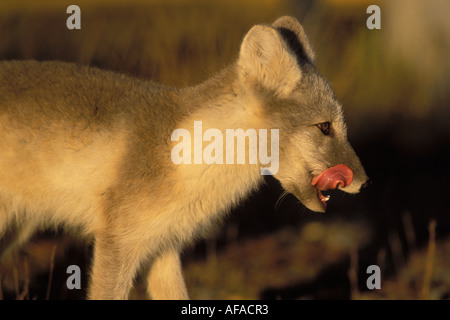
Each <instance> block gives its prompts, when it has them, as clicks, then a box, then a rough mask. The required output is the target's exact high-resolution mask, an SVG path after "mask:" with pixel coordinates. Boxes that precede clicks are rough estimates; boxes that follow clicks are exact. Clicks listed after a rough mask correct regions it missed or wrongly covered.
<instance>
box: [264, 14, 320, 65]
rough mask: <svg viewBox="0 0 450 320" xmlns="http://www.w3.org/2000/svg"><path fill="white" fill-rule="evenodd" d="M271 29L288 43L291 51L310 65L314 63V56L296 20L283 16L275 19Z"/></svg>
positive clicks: (303, 31) (306, 37)
mask: <svg viewBox="0 0 450 320" xmlns="http://www.w3.org/2000/svg"><path fill="white" fill-rule="evenodd" d="M272 27H274V28H275V29H277V30H278V32H280V34H281V35H282V36H283V38H285V40H286V41H288V42H289V44H290V46H291V47H292V48H291V49H292V50H294V51H295V52H296V54H297V55H299V56H300V57H302V56H303V57H304V58H307V59H308V60H309V62H310V63H314V59H315V54H314V51H313V50H312V48H311V44H310V43H309V40H308V36H307V35H306V33H305V30H303V27H302V25H301V24H300V23H299V22H298V20H297V19H295V18H293V17H289V16H284V17H281V18H279V19H277V20H276V21H275V22H274V23H273V24H272Z"/></svg>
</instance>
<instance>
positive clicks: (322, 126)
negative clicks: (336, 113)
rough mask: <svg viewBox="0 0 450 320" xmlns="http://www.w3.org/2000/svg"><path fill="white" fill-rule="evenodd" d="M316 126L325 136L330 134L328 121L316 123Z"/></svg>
mask: <svg viewBox="0 0 450 320" xmlns="http://www.w3.org/2000/svg"><path fill="white" fill-rule="evenodd" d="M317 126H318V127H319V129H320V131H322V133H323V134H324V135H326V136H329V135H330V123H329V122H328V121H327V122H322V123H318V124H317Z"/></svg>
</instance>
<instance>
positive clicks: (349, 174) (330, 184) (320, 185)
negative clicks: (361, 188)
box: [311, 164, 353, 209]
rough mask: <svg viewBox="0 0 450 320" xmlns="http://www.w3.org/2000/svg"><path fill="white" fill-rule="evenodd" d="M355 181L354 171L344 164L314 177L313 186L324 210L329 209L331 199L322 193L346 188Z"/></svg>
mask: <svg viewBox="0 0 450 320" xmlns="http://www.w3.org/2000/svg"><path fill="white" fill-rule="evenodd" d="M352 181H353V171H352V170H351V169H350V168H349V167H347V166H346V165H344V164H338V165H336V166H334V167H331V168H328V169H327V170H325V171H323V172H322V173H321V174H319V175H317V176H314V177H313V178H312V181H311V185H312V186H314V187H316V189H317V197H318V198H319V200H320V203H322V206H323V207H324V209H326V208H327V201H328V200H329V199H330V196H329V195H327V196H326V195H324V194H323V193H322V191H326V190H330V189H338V188H344V187H346V186H348V185H349V184H350V183H352Z"/></svg>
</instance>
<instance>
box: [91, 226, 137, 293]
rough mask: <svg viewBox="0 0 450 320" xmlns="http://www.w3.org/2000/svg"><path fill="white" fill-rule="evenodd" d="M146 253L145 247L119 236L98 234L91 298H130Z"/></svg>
mask: <svg viewBox="0 0 450 320" xmlns="http://www.w3.org/2000/svg"><path fill="white" fill-rule="evenodd" d="M144 255H145V250H144V246H140V245H138V244H136V243H135V242H134V243H131V241H127V242H123V241H121V238H120V237H114V236H111V235H108V234H101V235H96V239H95V246H94V261H93V267H92V272H91V279H90V286H89V291H88V298H89V299H92V300H124V299H128V295H129V292H130V289H131V288H132V285H133V280H134V277H135V275H136V272H137V270H138V268H139V266H140V263H141V260H142V259H143V257H144Z"/></svg>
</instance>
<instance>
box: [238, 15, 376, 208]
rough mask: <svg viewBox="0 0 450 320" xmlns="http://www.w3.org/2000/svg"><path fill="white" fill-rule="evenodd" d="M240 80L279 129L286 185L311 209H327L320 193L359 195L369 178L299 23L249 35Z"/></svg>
mask: <svg viewBox="0 0 450 320" xmlns="http://www.w3.org/2000/svg"><path fill="white" fill-rule="evenodd" d="M237 64H238V68H239V81H240V83H241V86H242V87H244V88H245V90H246V94H247V95H250V96H253V98H254V99H255V100H257V102H258V105H259V109H260V113H262V114H263V116H262V117H261V118H262V119H265V120H263V121H265V125H266V126H267V127H270V128H278V129H279V170H278V172H277V173H276V174H275V175H274V177H275V178H276V179H278V180H279V181H280V183H281V185H282V186H283V188H284V189H285V190H286V191H288V192H290V193H292V194H293V195H295V196H296V197H297V198H298V199H299V200H300V201H301V202H302V203H303V204H304V205H305V206H306V207H308V208H309V209H310V210H312V211H317V212H324V211H325V209H326V201H327V200H328V198H327V197H325V196H324V195H323V194H322V192H321V191H324V190H327V189H337V188H339V189H341V190H342V191H345V192H349V193H357V192H359V191H360V189H361V188H362V187H364V185H365V184H366V183H367V181H368V178H367V176H366V173H365V171H364V168H363V167H362V165H361V162H360V160H359V158H358V156H357V155H356V153H355V151H354V150H353V148H352V147H351V146H350V144H349V142H348V141H347V128H346V123H345V120H344V116H343V111H342V106H341V105H340V104H339V102H338V101H337V99H336V97H335V94H334V92H333V90H332V88H331V86H330V84H329V83H328V82H327V81H326V80H325V79H324V78H323V77H322V76H321V75H320V74H319V73H318V71H317V69H316V67H315V64H314V52H313V50H312V48H311V46H310V44H309V40H308V38H307V36H306V34H305V32H304V30H303V28H302V26H301V25H300V23H299V22H298V21H297V20H296V19H295V18H292V17H282V18H279V19H278V20H276V21H275V22H274V23H273V24H272V25H256V26H254V27H253V28H252V29H250V31H249V32H248V33H247V34H246V36H245V37H244V40H243V42H242V44H241V49H240V53H239V59H238V63H237Z"/></svg>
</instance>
